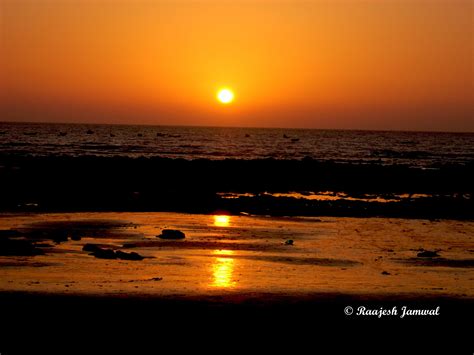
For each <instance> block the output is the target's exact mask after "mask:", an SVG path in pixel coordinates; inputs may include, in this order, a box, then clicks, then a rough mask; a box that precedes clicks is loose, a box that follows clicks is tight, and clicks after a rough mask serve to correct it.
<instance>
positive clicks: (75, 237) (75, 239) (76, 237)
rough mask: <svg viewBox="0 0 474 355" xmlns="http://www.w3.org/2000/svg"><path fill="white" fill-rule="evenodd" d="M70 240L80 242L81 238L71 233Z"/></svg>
mask: <svg viewBox="0 0 474 355" xmlns="http://www.w3.org/2000/svg"><path fill="white" fill-rule="evenodd" d="M71 240H74V241H76V242H77V241H79V240H81V236H80V235H79V234H77V233H72V234H71Z"/></svg>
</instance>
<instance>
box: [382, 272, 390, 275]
mask: <svg viewBox="0 0 474 355" xmlns="http://www.w3.org/2000/svg"><path fill="white" fill-rule="evenodd" d="M382 275H390V273H389V272H388V271H382Z"/></svg>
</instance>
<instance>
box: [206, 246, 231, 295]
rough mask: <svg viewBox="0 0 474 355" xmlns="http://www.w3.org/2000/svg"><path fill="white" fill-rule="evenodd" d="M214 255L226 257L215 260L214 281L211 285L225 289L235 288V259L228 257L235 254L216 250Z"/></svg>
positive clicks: (213, 267)
mask: <svg viewBox="0 0 474 355" xmlns="http://www.w3.org/2000/svg"><path fill="white" fill-rule="evenodd" d="M213 254H215V255H216V256H219V255H221V256H225V257H223V258H219V257H217V258H215V261H214V264H212V275H213V280H212V283H211V285H212V286H214V287H223V288H228V287H233V286H235V281H234V280H233V278H232V276H233V273H234V259H233V258H230V257H228V256H230V255H233V254H234V252H233V251H232V250H214V251H213Z"/></svg>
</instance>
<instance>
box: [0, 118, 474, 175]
mask: <svg viewBox="0 0 474 355" xmlns="http://www.w3.org/2000/svg"><path fill="white" fill-rule="evenodd" d="M0 154H3V155H8V154H15V155H29V156H70V157H79V156H100V157H131V158H138V157H164V158H182V159H187V160H194V159H211V160H218V159H269V158H271V159H282V160H288V159H299V160H300V159H315V160H320V161H334V162H347V163H354V162H357V163H376V164H384V165H391V164H404V165H409V166H413V167H420V168H429V167H434V166H437V165H445V164H461V165H464V164H472V163H473V162H474V133H447V132H446V133H444V132H398V131H357V130H320V129H287V128H284V129H283V128H228V127H182V126H179V127H178V126H176V127H173V126H144V125H140V126H139V125H104V124H53V123H6V122H3V123H0Z"/></svg>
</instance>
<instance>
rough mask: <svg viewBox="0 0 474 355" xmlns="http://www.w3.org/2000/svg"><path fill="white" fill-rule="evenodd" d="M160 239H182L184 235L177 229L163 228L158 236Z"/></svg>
mask: <svg viewBox="0 0 474 355" xmlns="http://www.w3.org/2000/svg"><path fill="white" fill-rule="evenodd" d="M158 238H161V239H184V238H185V235H184V233H183V232H181V231H180V230H177V229H163V230H162V231H161V234H160V235H159V236H158Z"/></svg>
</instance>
